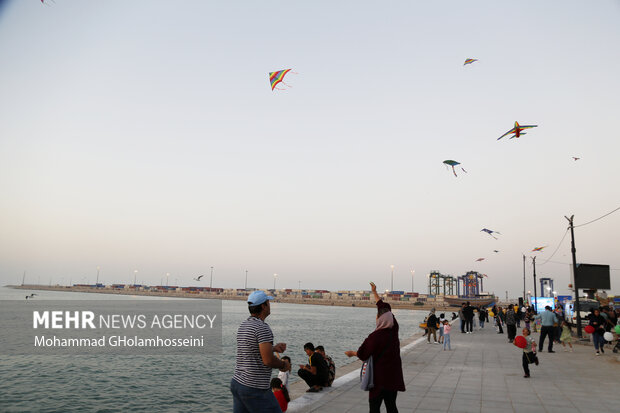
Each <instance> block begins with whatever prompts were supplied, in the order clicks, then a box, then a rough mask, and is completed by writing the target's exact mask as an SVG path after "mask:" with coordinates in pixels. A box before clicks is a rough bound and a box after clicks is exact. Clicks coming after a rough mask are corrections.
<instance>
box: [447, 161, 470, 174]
mask: <svg viewBox="0 0 620 413" xmlns="http://www.w3.org/2000/svg"><path fill="white" fill-rule="evenodd" d="M443 163H444V164H445V165H446V169H447V168H448V165H450V166H451V167H452V172H453V173H454V176H458V175H457V174H456V171H455V170H454V167H455V166H457V165H460V164H461V163H460V162H457V161H453V160H451V159H446V160H445V161H443ZM461 170H462V171H463V172H465V173H467V171H466V170H465V169H463V167H462V166H461Z"/></svg>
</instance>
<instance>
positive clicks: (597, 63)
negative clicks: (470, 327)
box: [0, 0, 620, 297]
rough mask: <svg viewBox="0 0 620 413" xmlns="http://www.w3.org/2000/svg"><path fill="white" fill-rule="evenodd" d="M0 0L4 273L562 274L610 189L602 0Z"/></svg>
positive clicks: (488, 285)
mask: <svg viewBox="0 0 620 413" xmlns="http://www.w3.org/2000/svg"><path fill="white" fill-rule="evenodd" d="M0 3H2V4H0V61H1V62H2V63H1V65H0V194H1V197H0V228H1V231H0V284H2V285H5V284H15V283H18V282H19V283H21V280H22V276H23V274H24V272H25V273H26V283H38V282H40V283H42V284H48V283H50V282H51V283H54V284H56V283H60V284H68V283H69V282H72V283H85V282H88V283H94V282H95V277H96V275H97V267H100V281H102V282H104V283H113V282H120V283H130V282H131V283H132V282H133V278H134V275H135V276H136V278H137V282H139V283H145V284H159V283H161V282H164V283H165V282H166V281H165V279H166V274H167V273H169V274H170V275H169V278H168V282H169V283H170V284H177V285H196V284H197V283H196V282H195V281H192V278H194V277H196V276H197V275H200V274H205V275H206V277H205V278H203V281H201V283H200V284H198V285H209V283H210V282H211V281H210V274H211V272H210V271H211V267H213V281H212V283H213V286H214V287H222V288H243V287H244V285H245V276H246V270H247V271H248V272H247V274H248V283H247V285H248V287H252V288H262V289H267V288H272V287H273V283H274V274H277V278H276V280H275V281H276V287H277V288H298V287H299V286H301V288H306V289H327V290H332V291H334V290H340V289H346V290H359V289H368V282H369V281H371V280H372V281H375V282H376V283H377V285H378V288H379V289H390V288H391V282H392V271H391V267H390V266H391V265H393V266H394V272H393V283H394V289H395V290H411V283H412V281H413V283H414V290H415V291H419V292H422V293H425V292H427V290H428V288H427V286H426V285H427V278H426V275H427V274H428V273H429V272H430V271H433V270H436V271H440V272H441V273H442V274H447V275H453V276H459V275H462V274H465V273H466V272H467V271H478V272H480V273H484V274H487V276H488V278H486V279H485V285H484V289H485V291H488V292H494V293H495V294H497V295H499V296H502V297H503V296H505V292H506V291H508V293H509V296H510V297H517V296H519V295H521V294H522V290H523V258H522V257H523V254H525V255H526V256H527V257H528V259H527V264H526V282H527V284H526V288H527V290H533V284H532V265H531V259H530V258H529V257H531V256H534V253H532V252H531V250H532V249H533V248H534V247H538V246H547V248H545V249H544V250H543V251H542V252H540V253H537V254H536V255H537V257H538V258H537V266H536V272H537V276H538V277H550V278H553V279H554V281H555V288H556V290H557V292H558V293H559V294H567V293H568V291H569V289H568V284H569V277H570V266H569V265H568V264H569V263H570V262H571V254H570V235H566V236H565V234H566V230H567V226H568V222H567V220H566V219H565V216H571V215H574V216H575V225H580V224H584V223H587V222H588V221H591V220H594V219H596V218H598V217H600V216H602V215H604V214H606V213H608V212H610V211H612V210H614V209H616V208H618V207H620V191H618V181H619V179H618V178H619V177H620V165H619V163H618V156H619V154H620V140H619V139H618V138H619V137H620V132H619V131H618V128H617V121H618V113H620V112H619V109H620V101H619V100H618V96H620V82H618V73H620V48H619V47H618V44H620V25H618V19H619V17H620V2H619V1H612V0H601V1H597V2H584V1H573V0H561V1H560V0H550V1H546V2H540V1H528V0H519V1H503V2H497V1H491V0H488V1H476V0H473V1H468V2H462V1H456V0H446V1H442V2H412V1H393V2H388V3H385V2H376V1H338V2H333V1H320V0H319V1H313V2H299V1H297V2H291V1H262V2H255V1H235V2H230V1H229V2H221V1H192V0H185V1H180V2H176V1H154V0H149V1H146V0H145V1H138V0H134V1H126V0H124V1H120V0H118V1H114V0H111V1H90V0H81V1H75V0H73V1H69V0H55V2H52V1H46V4H45V5H44V4H41V3H40V1H38V0H20V1H17V0H9V1H7V0H4V1H2V2H0ZM466 58H476V59H479V61H477V62H475V63H473V64H471V65H467V66H464V65H463V62H464V60H465V59H466ZM289 68H290V69H293V72H295V73H290V74H288V75H287V76H286V77H285V82H286V83H287V84H288V85H290V86H291V87H290V88H287V89H286V90H275V91H272V90H271V87H270V84H269V79H268V74H269V72H272V71H276V70H282V69H289ZM281 86H282V85H281ZM515 121H519V123H521V124H535V125H538V127H537V128H534V129H531V130H529V131H527V135H525V136H522V137H521V138H519V139H508V138H507V137H506V138H503V139H502V140H500V141H497V138H498V137H499V136H500V135H502V134H503V133H504V132H506V131H507V130H509V129H510V128H512V126H513V124H514V122H515ZM573 156H575V157H579V158H580V159H579V160H578V161H575V160H573V158H572V157H573ZM446 159H454V160H457V161H459V162H461V164H462V167H463V168H464V169H465V170H466V171H467V173H464V172H463V171H461V170H460V169H458V168H457V174H458V177H455V176H454V175H453V174H452V171H451V170H448V169H446V167H445V165H444V164H443V163H442V162H443V161H444V160H446ZM482 228H489V229H492V230H495V231H499V232H500V234H501V235H497V238H498V239H497V240H495V239H493V238H492V237H491V236H489V235H487V234H485V233H484V232H481V231H480V230H481V229H482ZM619 230H620V211H617V212H615V213H613V214H611V215H609V216H607V217H605V218H603V219H600V220H598V221H596V222H593V223H591V224H588V225H584V226H583V227H578V228H576V229H575V242H576V248H577V262H586V263H596V264H609V265H610V266H611V268H612V271H611V283H612V293H613V292H615V293H620V254H619V253H618V245H620V231H619ZM561 240H562V242H561V243H560V241H561ZM493 250H498V251H499V252H498V253H494V252H493ZM554 252H555V254H554ZM477 258H485V260H484V261H480V262H476V259H477ZM136 270H137V271H138V272H137V273H136V272H135V271H136ZM412 270H414V271H415V273H414V275H413V277H412V274H411V271H412ZM205 280H206V283H205Z"/></svg>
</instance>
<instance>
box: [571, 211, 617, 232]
mask: <svg viewBox="0 0 620 413" xmlns="http://www.w3.org/2000/svg"><path fill="white" fill-rule="evenodd" d="M618 210H620V207H618V208H616V209H614V210H613V211H611V212H608V213H606V214H605V215H603V216H600V217H598V218H596V219H593V220H592V221H590V222H586V223H585V224H580V225H575V226H574V227H573V228H579V227H583V226H584V225H588V224H591V223H593V222H596V221H598V220H599V219H602V218H605V217H606V216H607V215H611V214H613V213H614V212H616V211H618Z"/></svg>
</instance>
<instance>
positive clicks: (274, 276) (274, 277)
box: [273, 274, 278, 292]
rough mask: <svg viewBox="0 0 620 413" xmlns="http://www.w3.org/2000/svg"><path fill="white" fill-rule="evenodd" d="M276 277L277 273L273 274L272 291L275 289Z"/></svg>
mask: <svg viewBox="0 0 620 413" xmlns="http://www.w3.org/2000/svg"><path fill="white" fill-rule="evenodd" d="M276 278H278V274H273V291H274V292H275V291H276Z"/></svg>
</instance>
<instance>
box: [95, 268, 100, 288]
mask: <svg viewBox="0 0 620 413" xmlns="http://www.w3.org/2000/svg"><path fill="white" fill-rule="evenodd" d="M98 286H99V266H98V265H97V282H95V288H98Z"/></svg>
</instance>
